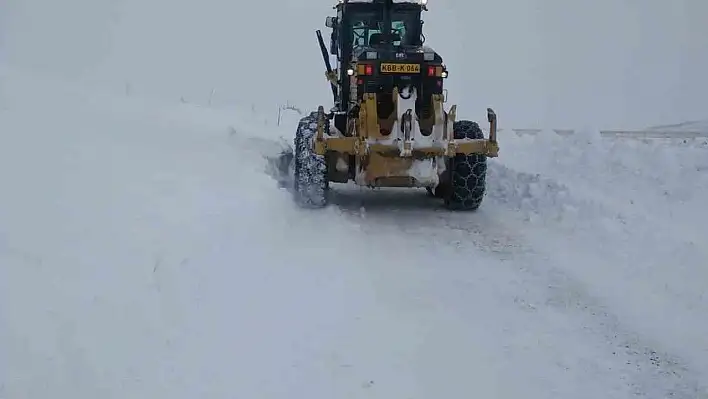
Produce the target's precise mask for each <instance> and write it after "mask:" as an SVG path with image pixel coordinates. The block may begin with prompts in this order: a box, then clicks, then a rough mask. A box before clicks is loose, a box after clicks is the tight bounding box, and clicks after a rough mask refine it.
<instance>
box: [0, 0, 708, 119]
mask: <svg viewBox="0 0 708 399" xmlns="http://www.w3.org/2000/svg"><path fill="white" fill-rule="evenodd" d="M0 4H1V6H0V9H2V10H3V16H2V19H1V20H0V22H3V24H2V28H0V29H2V32H1V33H2V37H1V38H0V46H1V47H0V49H2V51H3V54H2V57H1V58H0V59H2V60H9V61H10V62H11V63H13V64H15V65H18V66H25V67H32V68H36V69H39V70H41V71H42V72H43V73H55V74H58V75H63V76H67V77H72V78H77V77H80V78H84V79H92V80H93V81H100V82H103V83H106V84H114V85H123V84H125V83H126V82H131V84H132V86H133V87H134V89H135V90H136V91H137V90H142V91H151V92H153V93H159V94H162V95H165V96H168V97H171V98H179V97H180V96H185V97H187V98H194V99H197V100H203V101H205V100H206V98H207V97H208V95H209V92H210V91H211V89H212V88H215V89H217V91H218V92H219V93H220V95H221V96H222V97H223V98H227V97H228V98H230V99H233V100H238V101H241V102H243V103H244V104H251V103H255V104H258V105H259V106H263V107H270V106H273V107H276V106H277V104H279V103H283V102H285V101H291V102H295V103H298V104H301V105H302V106H304V107H314V106H315V105H316V104H318V103H324V104H325V105H327V106H329V105H330V97H329V96H330V92H329V88H328V87H327V83H326V81H325V79H324V75H323V73H324V66H323V64H322V60H321V58H320V55H319V48H318V46H317V43H316V41H315V33H314V31H315V29H323V30H325V32H326V28H325V27H324V19H325V17H326V16H327V15H331V14H332V12H333V11H332V8H331V7H332V5H333V4H334V0H307V1H296V0H273V1H267V2H266V1H239V0H200V1H198V2H197V1H193V0H192V1H187V0H122V1H121V0H65V1H56V0H0ZM429 8H430V11H429V12H427V13H425V19H426V25H425V27H426V29H427V39H428V41H427V44H428V45H431V46H433V47H434V48H436V49H437V50H438V51H439V52H440V53H441V54H442V55H443V57H444V58H445V60H446V62H447V64H448V66H449V68H450V70H451V76H450V79H449V80H448V82H447V88H448V89H449V94H450V100H451V101H454V102H456V103H458V104H459V107H460V112H461V113H462V114H463V115H464V116H466V117H472V118H477V119H479V118H483V117H484V112H485V108H486V107H487V106H488V105H491V106H493V107H495V108H496V109H497V111H498V113H499V115H500V118H502V121H504V122H505V123H503V124H511V125H513V126H514V127H534V126H538V127H575V128H582V127H603V128H608V127H617V128H623V127H630V128H631V127H643V126H647V125H653V124H663V123H673V122H678V121H682V120H688V119H705V118H708V100H706V97H707V96H708V78H707V77H706V76H705V75H706V74H705V72H704V71H708V40H707V39H706V38H708V24H706V23H705V21H708V1H706V0H671V1H666V0H594V1H590V2H588V1H574V0H495V1H462V0H430V5H429Z"/></svg>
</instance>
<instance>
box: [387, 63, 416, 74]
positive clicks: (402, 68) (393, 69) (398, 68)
mask: <svg viewBox="0 0 708 399" xmlns="http://www.w3.org/2000/svg"><path fill="white" fill-rule="evenodd" d="M381 72H382V73H420V64H386V63H383V64H381Z"/></svg>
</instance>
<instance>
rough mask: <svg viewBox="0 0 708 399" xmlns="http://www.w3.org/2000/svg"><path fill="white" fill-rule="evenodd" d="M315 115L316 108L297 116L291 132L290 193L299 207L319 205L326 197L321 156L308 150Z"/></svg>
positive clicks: (312, 134)
mask: <svg viewBox="0 0 708 399" xmlns="http://www.w3.org/2000/svg"><path fill="white" fill-rule="evenodd" d="M317 116H318V115H317V112H312V113H311V114H310V115H308V116H305V117H303V118H302V119H300V123H299V124H298V127H297V131H296V132H295V141H294V144H295V157H294V162H293V163H294V172H293V196H294V197H295V202H296V203H297V204H298V205H299V206H300V207H303V208H323V207H325V206H327V203H328V200H329V181H328V180H327V164H326V162H325V157H324V156H323V155H317V154H315V153H314V151H313V150H312V141H313V138H314V136H315V133H316V132H317ZM327 122H329V121H328V120H327V119H325V123H326V124H327ZM326 126H327V125H326Z"/></svg>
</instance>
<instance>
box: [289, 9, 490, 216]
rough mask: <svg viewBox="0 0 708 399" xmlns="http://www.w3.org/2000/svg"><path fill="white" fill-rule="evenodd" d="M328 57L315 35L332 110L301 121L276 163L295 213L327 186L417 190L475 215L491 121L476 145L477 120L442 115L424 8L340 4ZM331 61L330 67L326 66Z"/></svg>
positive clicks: (324, 199)
mask: <svg viewBox="0 0 708 399" xmlns="http://www.w3.org/2000/svg"><path fill="white" fill-rule="evenodd" d="M334 9H335V10H336V12H337V15H336V16H332V17H327V19H326V22H325V25H326V26H327V27H328V28H331V29H332V32H331V37H330V45H329V49H328V48H327V47H326V45H325V42H324V40H323V38H322V32H321V31H319V30H317V32H316V33H317V39H318V41H319V45H320V49H321V51H322V56H323V58H324V62H325V66H326V74H325V75H326V78H327V79H328V81H329V83H330V85H331V89H332V95H333V98H334V106H333V108H332V109H331V110H330V111H325V109H324V107H323V106H320V107H319V108H318V110H317V111H315V112H312V113H310V114H309V115H307V116H305V117H303V118H302V119H301V120H300V122H299V125H298V127H297V131H296V133H295V139H294V143H293V144H294V148H293V149H292V150H291V151H288V153H285V154H283V155H282V157H281V172H282V173H287V174H289V175H290V181H291V183H290V185H291V187H290V189H291V191H292V193H293V195H294V199H295V201H296V202H297V204H298V205H300V206H302V207H308V208H313V207H314V208H318V207H324V206H326V205H327V203H328V201H329V192H330V183H347V182H349V181H354V182H355V183H356V184H358V185H361V186H368V187H419V188H425V189H427V190H428V192H429V193H430V194H431V195H433V196H435V197H437V198H440V199H442V200H444V203H445V205H446V206H447V207H448V208H449V209H455V210H476V209H477V208H479V206H480V205H481V203H482V199H483V197H484V194H485V185H486V174H487V157H496V156H497V154H498V151H499V147H498V144H497V140H496V126H497V123H496V122H497V121H496V114H495V113H494V111H493V110H492V109H491V108H488V109H487V116H488V121H489V124H490V129H489V138H488V139H485V137H484V134H483V132H482V129H481V128H480V127H479V125H478V124H477V123H476V122H472V121H467V120H456V108H457V107H456V106H454V105H453V106H452V107H451V108H450V109H449V110H448V111H445V109H444V108H443V104H444V103H445V102H446V91H445V89H444V82H445V79H446V78H447V77H448V70H447V67H446V65H445V64H444V63H443V60H442V58H441V56H440V55H439V54H438V53H436V52H435V51H434V50H433V49H431V48H430V47H427V46H425V45H424V41H425V37H424V35H423V32H422V27H423V21H422V19H421V16H422V15H421V14H422V12H423V11H427V0H339V2H338V3H337V4H336V5H335V7H334ZM330 55H333V56H336V59H337V64H338V65H337V69H333V68H332V65H331V63H330Z"/></svg>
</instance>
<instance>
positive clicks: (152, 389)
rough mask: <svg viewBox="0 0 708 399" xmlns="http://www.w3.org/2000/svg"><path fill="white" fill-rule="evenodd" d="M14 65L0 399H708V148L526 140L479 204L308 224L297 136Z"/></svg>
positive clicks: (340, 192)
mask: <svg viewBox="0 0 708 399" xmlns="http://www.w3.org/2000/svg"><path fill="white" fill-rule="evenodd" d="M2 72H3V76H2V78H3V82H8V84H7V85H5V86H4V87H3V92H2V97H0V138H1V140H2V143H0V179H1V181H2V182H3V188H2V196H0V353H2V356H0V398H3V399H4V398H46V397H71V398H87V399H88V398H98V397H100V398H126V397H131V398H171V399H174V398H195V397H210V398H233V397H244V398H255V397H258V398H293V397H302V398H305V397H307V398H334V397H336V398H367V399H374V398H387V399H390V398H421V399H422V398H426V399H427V398H431V397H461V396H474V397H490V398H491V397H494V398H514V399H516V398H521V397H524V398H570V397H573V398H588V399H590V398H592V399H597V398H600V397H602V398H627V397H646V398H659V397H669V396H671V397H674V398H691V399H696V398H707V397H708V390H707V386H708V384H707V383H706V381H708V360H707V359H708V338H706V337H708V322H707V321H706V318H705V315H706V314H707V313H708V298H706V295H705V292H706V288H705V287H708V271H706V270H707V269H706V265H708V240H707V237H708V234H707V233H708V228H707V227H705V226H707V225H708V218H707V217H706V215H705V213H704V212H702V206H703V205H704V204H705V203H706V200H707V199H708V178H707V177H706V171H707V167H708V164H706V162H707V161H706V160H707V159H708V157H706V152H707V151H708V149H707V148H706V145H705V143H703V142H700V141H696V142H690V143H683V142H679V143H666V142H641V141H609V140H607V139H600V137H599V135H596V134H593V133H587V134H582V135H579V136H576V137H573V138H560V137H557V136H554V135H553V134H542V135H540V136H537V137H507V136H503V137H501V138H500V140H501V149H502V150H501V157H500V158H499V159H495V160H492V161H490V171H489V191H488V196H487V198H486V199H485V203H484V205H483V206H482V209H481V210H480V211H479V212H476V213H471V214H469V213H450V212H447V211H444V210H443V209H442V207H441V206H440V204H439V203H437V202H436V201H435V200H432V199H430V198H428V197H427V196H426V194H425V192H424V191H423V190H421V191H416V190H381V191H377V192H371V191H370V190H360V189H358V188H355V187H351V186H344V187H341V186H336V187H337V188H336V190H337V191H336V193H337V194H336V196H335V199H334V204H333V205H332V206H331V207H329V208H327V209H324V210H321V211H317V212H305V211H302V210H299V209H297V208H295V207H294V206H293V205H292V203H291V201H290V198H289V195H288V193H287V192H286V191H285V190H280V189H278V188H277V187H276V184H275V182H274V181H273V180H272V179H271V178H270V177H269V176H268V175H267V174H266V173H265V171H264V170H265V160H264V158H263V157H264V155H267V154H269V153H273V152H277V149H278V143H277V140H278V138H279V136H281V135H282V136H285V137H287V138H288V139H290V138H291V137H292V132H293V131H294V126H295V124H294V123H295V121H294V120H289V121H285V123H284V124H283V126H282V128H278V127H277V126H275V123H274V122H273V121H272V118H269V117H263V116H258V115H254V114H252V113H251V112H244V111H243V110H242V111H240V112H239V110H237V109H222V110H215V109H208V108H205V107H200V106H196V105H190V104H181V105H179V104H169V103H160V102H158V101H155V100H146V99H138V98H119V97H115V96H113V95H110V94H100V93H99V92H97V91H92V90H88V89H87V90H79V89H77V88H75V87H72V86H60V85H58V84H56V83H52V82H47V81H41V80H40V79H39V77H25V76H22V75H18V74H13V75H12V76H10V75H9V73H10V72H8V71H2ZM10 78H11V79H10Z"/></svg>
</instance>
